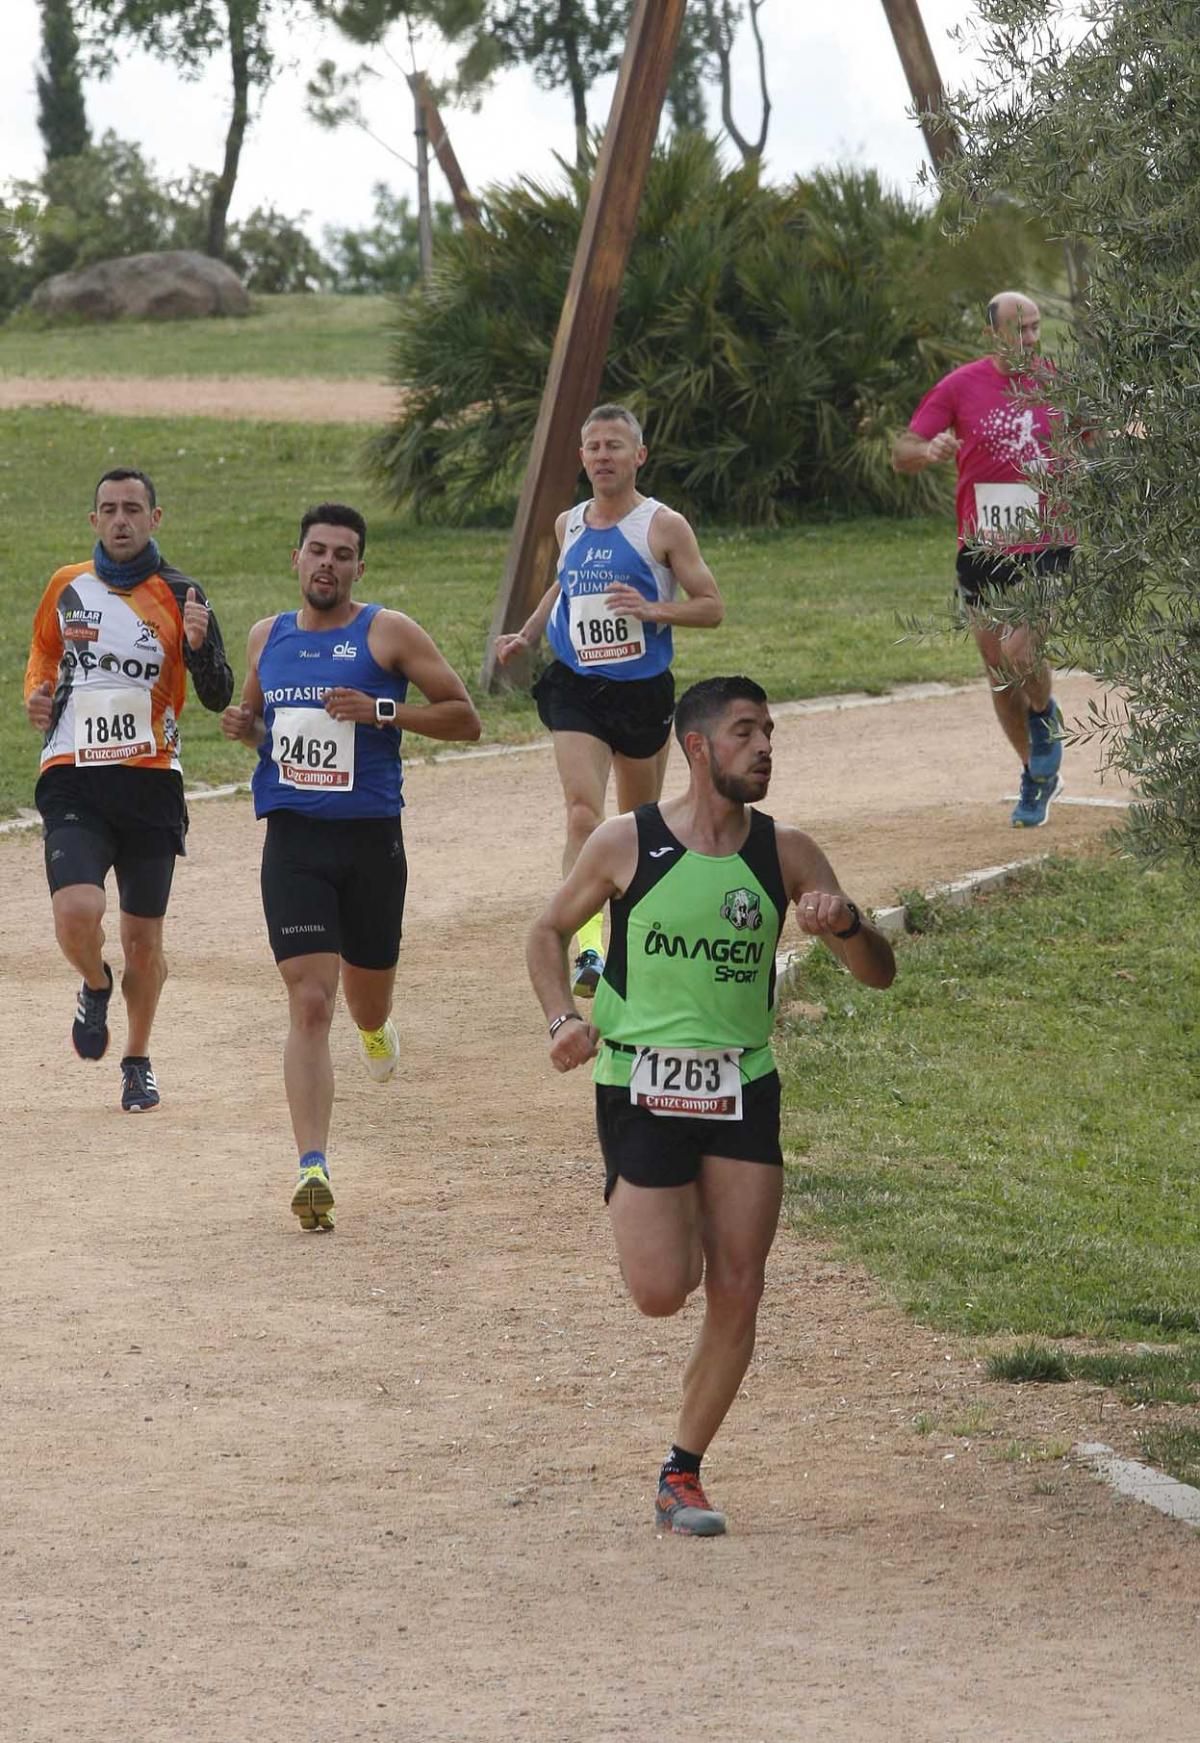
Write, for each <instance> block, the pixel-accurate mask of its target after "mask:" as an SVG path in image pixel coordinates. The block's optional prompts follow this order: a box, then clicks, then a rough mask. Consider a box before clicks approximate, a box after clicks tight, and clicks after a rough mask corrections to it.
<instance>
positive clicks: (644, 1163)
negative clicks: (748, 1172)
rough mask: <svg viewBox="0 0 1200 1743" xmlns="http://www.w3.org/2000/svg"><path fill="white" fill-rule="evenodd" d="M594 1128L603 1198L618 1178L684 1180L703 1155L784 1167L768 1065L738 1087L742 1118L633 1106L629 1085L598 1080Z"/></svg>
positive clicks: (694, 1174)
mask: <svg viewBox="0 0 1200 1743" xmlns="http://www.w3.org/2000/svg"><path fill="white" fill-rule="evenodd" d="M596 1130H597V1132H598V1133H599V1135H600V1148H601V1150H602V1151H603V1153H604V1202H605V1203H606V1204H607V1203H608V1200H609V1198H610V1197H611V1196H612V1190H613V1187H614V1186H615V1185H616V1184H617V1181H618V1179H621V1180H628V1182H629V1184H630V1185H631V1186H687V1185H689V1184H690V1183H691V1181H693V1180H696V1179H697V1178H698V1177H699V1174H700V1162H701V1159H702V1158H703V1157H705V1156H728V1157H730V1158H732V1160H733V1161H735V1162H765V1163H767V1164H768V1165H769V1166H771V1167H775V1168H782V1166H783V1151H782V1150H781V1149H780V1146H779V1073H778V1072H777V1071H768V1072H767V1073H766V1075H765V1076H764V1077H756V1078H755V1079H754V1082H753V1083H747V1084H745V1085H744V1086H743V1088H742V1117H741V1119H740V1120H689V1119H677V1118H675V1117H674V1116H666V1115H663V1114H652V1113H651V1112H650V1111H649V1109H648V1108H640V1107H636V1106H635V1105H634V1103H633V1102H631V1101H630V1099H629V1090H628V1087H621V1088H618V1087H617V1086H616V1085H615V1084H611V1083H598V1084H597V1085H596Z"/></svg>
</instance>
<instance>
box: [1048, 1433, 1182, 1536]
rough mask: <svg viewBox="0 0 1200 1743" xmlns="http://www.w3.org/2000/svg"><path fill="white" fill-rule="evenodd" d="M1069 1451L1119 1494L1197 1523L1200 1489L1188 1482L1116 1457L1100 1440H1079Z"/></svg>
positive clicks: (1150, 1466) (1133, 1461)
mask: <svg viewBox="0 0 1200 1743" xmlns="http://www.w3.org/2000/svg"><path fill="white" fill-rule="evenodd" d="M1071 1451H1072V1453H1073V1455H1074V1456H1075V1457H1076V1458H1077V1459H1081V1460H1082V1461H1083V1463H1084V1464H1086V1465H1088V1466H1089V1467H1090V1469H1091V1471H1092V1473H1093V1475H1094V1476H1095V1477H1096V1478H1097V1479H1098V1480H1099V1481H1100V1482H1102V1483H1108V1484H1110V1485H1111V1486H1112V1487H1113V1488H1114V1489H1115V1490H1116V1491H1117V1493H1118V1494H1119V1495H1128V1496H1129V1498H1130V1500H1132V1501H1142V1502H1144V1503H1145V1504H1146V1506H1148V1507H1154V1508H1157V1510H1158V1512H1160V1513H1165V1514H1167V1515H1168V1517H1169V1518H1171V1519H1181V1520H1182V1521H1183V1523H1184V1524H1185V1525H1192V1526H1200V1489H1194V1488H1192V1486H1191V1484H1190V1483H1180V1482H1178V1481H1177V1480H1176V1479H1175V1478H1174V1477H1168V1476H1167V1474H1166V1472H1165V1471H1156V1470H1155V1469H1154V1467H1153V1465H1144V1464H1142V1463H1141V1462H1140V1461H1139V1460H1138V1459H1122V1458H1118V1457H1117V1455H1116V1453H1114V1452H1113V1449H1112V1448H1111V1447H1110V1446H1105V1445H1104V1442H1103V1441H1083V1442H1081V1443H1080V1444H1079V1445H1078V1446H1074V1447H1072V1448H1071Z"/></svg>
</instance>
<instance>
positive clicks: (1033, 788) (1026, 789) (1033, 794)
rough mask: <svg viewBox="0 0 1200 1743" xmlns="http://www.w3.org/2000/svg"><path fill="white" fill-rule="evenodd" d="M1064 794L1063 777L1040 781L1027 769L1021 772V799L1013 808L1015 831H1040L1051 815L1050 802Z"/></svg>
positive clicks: (1052, 776) (1055, 776)
mask: <svg viewBox="0 0 1200 1743" xmlns="http://www.w3.org/2000/svg"><path fill="white" fill-rule="evenodd" d="M1061 792H1062V776H1061V775H1051V776H1050V778H1049V780H1047V781H1039V780H1037V779H1036V777H1035V776H1033V775H1031V774H1030V772H1029V770H1028V769H1027V768H1025V769H1022V770H1021V797H1020V798H1019V799H1018V800H1017V802H1016V805H1015V806H1014V807H1013V814H1012V821H1013V828H1014V829H1040V828H1041V827H1042V824H1043V823H1044V822H1045V821H1046V819H1047V817H1048V816H1049V815H1050V801H1051V799H1055V798H1057V797H1058V795H1059V793H1061Z"/></svg>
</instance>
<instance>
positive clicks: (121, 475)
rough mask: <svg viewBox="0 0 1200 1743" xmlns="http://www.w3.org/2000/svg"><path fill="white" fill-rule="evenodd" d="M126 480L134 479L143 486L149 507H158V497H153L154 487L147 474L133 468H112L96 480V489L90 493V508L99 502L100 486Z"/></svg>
mask: <svg viewBox="0 0 1200 1743" xmlns="http://www.w3.org/2000/svg"><path fill="white" fill-rule="evenodd" d="M126 478H136V479H137V481H138V483H139V484H144V485H145V486H146V495H147V497H148V498H149V500H150V507H151V508H157V507H158V497H157V496H156V495H155V491H154V485H153V483H152V482H151V479H150V476H149V474H148V473H146V472H138V471H137V470H136V468H134V467H133V466H114V467H113V468H112V470H111V471H109V472H102V473H101V474H100V476H99V478H97V480H96V488H95V490H93V492H92V507H93V508H95V506H96V504H97V503H98V502H99V500H100V486H101V485H102V484H120V483H122V482H123V481H124V480H125V479H126Z"/></svg>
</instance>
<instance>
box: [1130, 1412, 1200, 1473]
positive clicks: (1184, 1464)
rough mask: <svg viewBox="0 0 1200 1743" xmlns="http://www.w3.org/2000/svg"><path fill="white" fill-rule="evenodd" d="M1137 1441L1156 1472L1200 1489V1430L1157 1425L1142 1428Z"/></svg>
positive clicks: (1182, 1424) (1184, 1424)
mask: <svg viewBox="0 0 1200 1743" xmlns="http://www.w3.org/2000/svg"><path fill="white" fill-rule="evenodd" d="M1138 1440H1139V1442H1140V1443H1141V1449H1142V1452H1143V1453H1144V1454H1145V1456H1146V1458H1148V1459H1149V1461H1150V1463H1151V1464H1152V1465H1154V1466H1155V1467H1156V1469H1158V1470H1160V1471H1166V1473H1167V1475H1168V1476H1171V1477H1174V1478H1175V1480H1176V1482H1178V1483H1190V1484H1191V1485H1192V1487H1193V1488H1194V1489H1200V1429H1197V1428H1192V1427H1189V1426H1188V1425H1187V1424H1186V1423H1179V1422H1164V1423H1156V1424H1155V1426H1154V1427H1153V1428H1145V1429H1143V1430H1142V1432H1141V1434H1139V1436H1138Z"/></svg>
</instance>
